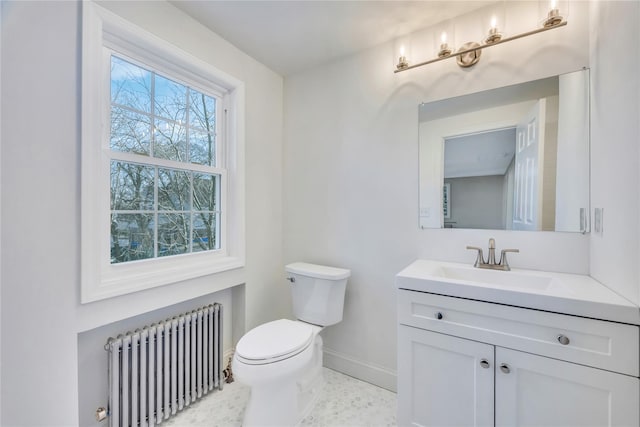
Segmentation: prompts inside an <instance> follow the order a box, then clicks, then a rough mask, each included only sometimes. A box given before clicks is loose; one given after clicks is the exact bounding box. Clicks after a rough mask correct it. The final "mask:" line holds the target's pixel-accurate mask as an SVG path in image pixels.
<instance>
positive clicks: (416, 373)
mask: <svg viewBox="0 0 640 427" xmlns="http://www.w3.org/2000/svg"><path fill="white" fill-rule="evenodd" d="M493 360H494V347H493V346H492V345H488V344H483V343H479V342H476V341H470V340H466V339H462V338H456V337H452V336H450V335H444V334H439V333H436V332H430V331H425V330H422V329H416V328H412V327H410V326H404V325H400V327H399V330H398V425H399V426H458V427H461V426H493V421H494V420H493V380H494V371H493ZM481 362H482V363H481Z"/></svg>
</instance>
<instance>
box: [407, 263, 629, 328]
mask: <svg viewBox="0 0 640 427" xmlns="http://www.w3.org/2000/svg"><path fill="white" fill-rule="evenodd" d="M470 278H473V280H472V279H470ZM396 285H397V287H398V288H399V289H408V290H412V291H419V292H429V293H434V294H439V295H447V296H453V297H459V298H467V299H472V300H478V301H486V302H493V303H499V304H507V305H513V306H517V307H525V308H532V309H536V310H544V311H552V312H556V313H562V314H571V315H576V316H583V317H590V318H594V319H602V320H610V321H615V322H622V323H629V324H634V325H640V308H639V307H638V306H637V305H635V304H633V303H631V302H630V301H628V300H626V299H625V298H623V297H621V296H619V295H618V294H616V293H615V292H613V291H612V290H610V289H609V288H607V287H606V286H604V285H603V284H602V283H600V282H598V281H597V280H595V279H593V278H591V277H589V276H585V275H580V274H567V273H554V272H545V271H535V270H523V269H516V268H514V269H512V270H511V271H497V270H484V269H478V268H474V267H473V266H472V265H467V264H460V263H453V262H444V261H432V260H417V261H414V262H413V263H411V264H410V265H409V266H407V267H406V268H405V269H404V270H402V271H401V272H400V273H398V274H397V275H396Z"/></svg>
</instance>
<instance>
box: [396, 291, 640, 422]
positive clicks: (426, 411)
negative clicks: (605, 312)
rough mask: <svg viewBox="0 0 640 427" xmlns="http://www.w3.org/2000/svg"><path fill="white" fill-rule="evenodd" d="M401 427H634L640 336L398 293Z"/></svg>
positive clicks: (603, 325) (608, 326) (611, 326)
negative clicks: (412, 426) (414, 426)
mask: <svg viewBox="0 0 640 427" xmlns="http://www.w3.org/2000/svg"><path fill="white" fill-rule="evenodd" d="M398 318H399V323H400V325H399V330H398V425H399V426H410V425H416V426H493V425H495V426H509V427H513V426H539V427H542V426H559V427H560V426H562V427H565V426H572V427H577V426H624V427H627V426H634V427H635V426H638V425H639V424H640V410H639V407H640V379H639V378H638V377H639V376H640V357H639V352H640V329H639V327H638V326H637V325H630V324H624V323H618V322H611V321H604V320H597V319H590V318H586V317H580V316H570V315H564V314H558V313H551V312H545V311H540V310H533V309H530V308H520V307H513V306H507V305H502V304H494V303H488V302H482V301H473V300H469V299H463V298H455V297H449V296H442V295H436V294H432V293H425V292H416V291H414V290H405V289H399V290H398Z"/></svg>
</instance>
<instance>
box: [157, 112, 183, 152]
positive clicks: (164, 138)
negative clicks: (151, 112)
mask: <svg viewBox="0 0 640 427" xmlns="http://www.w3.org/2000/svg"><path fill="white" fill-rule="evenodd" d="M154 130H155V138H156V143H155V145H154V148H153V156H154V157H159V158H161V159H167V160H175V161H177V162H185V161H186V159H187V142H186V131H185V128H184V126H181V125H179V124H178V123H175V122H167V121H164V120H156V126H155V129H154Z"/></svg>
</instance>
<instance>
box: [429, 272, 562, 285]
mask: <svg viewBox="0 0 640 427" xmlns="http://www.w3.org/2000/svg"><path fill="white" fill-rule="evenodd" d="M436 273H440V274H441V276H442V278H445V279H454V280H464V281H469V282H478V283H485V284H487V285H494V286H500V287H506V288H513V289H514V290H516V291H521V290H523V289H529V290H534V291H547V290H550V289H552V288H555V287H559V286H562V285H561V281H560V280H559V279H556V278H553V277H550V276H544V275H532V274H527V273H520V272H515V271H499V270H485V269H480V268H461V267H454V266H442V267H441V268H440V269H439V271H436Z"/></svg>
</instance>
